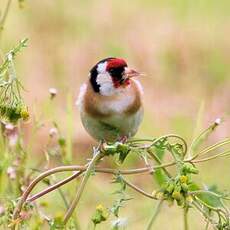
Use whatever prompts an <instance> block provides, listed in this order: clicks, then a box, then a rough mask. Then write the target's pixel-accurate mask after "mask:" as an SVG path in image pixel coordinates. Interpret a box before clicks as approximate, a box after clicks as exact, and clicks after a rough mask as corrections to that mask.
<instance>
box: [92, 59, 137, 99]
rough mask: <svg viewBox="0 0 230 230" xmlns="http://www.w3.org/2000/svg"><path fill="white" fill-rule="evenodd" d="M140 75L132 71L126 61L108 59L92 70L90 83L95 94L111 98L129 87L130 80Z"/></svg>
mask: <svg viewBox="0 0 230 230" xmlns="http://www.w3.org/2000/svg"><path fill="white" fill-rule="evenodd" d="M139 75H140V74H139V73H138V72H137V71H135V70H133V69H130V68H129V67H128V65H127V63H126V61H125V60H124V59H121V58H112V57H111V58H106V59H103V60H101V61H99V62H98V63H97V64H96V65H95V66H94V67H93V68H92V69H91V70H90V82H91V85H92V87H93V89H94V91H95V92H97V93H100V94H101V95H104V96H111V95H113V94H115V93H117V92H119V91H120V89H122V88H125V87H128V85H129V84H130V78H132V77H136V76H139Z"/></svg>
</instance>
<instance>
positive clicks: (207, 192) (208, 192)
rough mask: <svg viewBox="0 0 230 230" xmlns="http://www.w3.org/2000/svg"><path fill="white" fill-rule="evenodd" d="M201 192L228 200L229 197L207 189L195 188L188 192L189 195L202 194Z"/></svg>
mask: <svg viewBox="0 0 230 230" xmlns="http://www.w3.org/2000/svg"><path fill="white" fill-rule="evenodd" d="M202 193H205V194H209V195H212V196H215V197H217V198H220V199H225V200H230V197H225V196H223V195H219V194H217V193H215V192H212V191H207V190H196V191H192V192H188V194H189V195H197V194H202Z"/></svg>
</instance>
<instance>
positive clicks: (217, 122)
mask: <svg viewBox="0 0 230 230" xmlns="http://www.w3.org/2000/svg"><path fill="white" fill-rule="evenodd" d="M221 122H222V120H221V118H219V117H218V118H216V120H215V125H220V123H221Z"/></svg>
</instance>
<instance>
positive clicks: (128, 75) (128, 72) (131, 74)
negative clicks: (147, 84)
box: [124, 67, 141, 78]
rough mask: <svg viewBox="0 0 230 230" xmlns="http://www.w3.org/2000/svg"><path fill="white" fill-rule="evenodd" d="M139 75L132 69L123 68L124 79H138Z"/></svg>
mask: <svg viewBox="0 0 230 230" xmlns="http://www.w3.org/2000/svg"><path fill="white" fill-rule="evenodd" d="M140 75H141V74H140V73H139V72H137V71H136V70H134V69H130V68H128V67H126V68H125V72H124V76H125V77H126V78H132V77H138V76H140Z"/></svg>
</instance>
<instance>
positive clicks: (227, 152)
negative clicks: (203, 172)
mask: <svg viewBox="0 0 230 230" xmlns="http://www.w3.org/2000/svg"><path fill="white" fill-rule="evenodd" d="M229 155H230V150H227V151H225V152H222V153H218V154H216V155H214V156H211V157H207V158H203V159H198V160H192V161H191V160H190V162H192V163H200V162H205V161H210V160H213V159H216V158H218V157H226V156H229Z"/></svg>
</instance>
